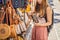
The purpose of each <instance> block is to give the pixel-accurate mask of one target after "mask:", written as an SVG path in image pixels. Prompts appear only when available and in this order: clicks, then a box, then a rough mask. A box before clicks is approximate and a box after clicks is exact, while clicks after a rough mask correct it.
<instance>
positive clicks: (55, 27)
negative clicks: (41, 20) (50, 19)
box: [48, 0, 60, 40]
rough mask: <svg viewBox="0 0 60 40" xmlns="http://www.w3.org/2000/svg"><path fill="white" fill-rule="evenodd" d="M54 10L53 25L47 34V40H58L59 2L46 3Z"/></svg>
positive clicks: (59, 29)
mask: <svg viewBox="0 0 60 40" xmlns="http://www.w3.org/2000/svg"><path fill="white" fill-rule="evenodd" d="M48 2H49V4H50V5H51V7H52V8H53V10H54V25H53V28H52V30H51V32H50V34H49V38H48V39H49V40H60V25H59V24H60V2H59V0H49V1H48Z"/></svg>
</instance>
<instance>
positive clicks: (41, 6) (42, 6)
mask: <svg viewBox="0 0 60 40" xmlns="http://www.w3.org/2000/svg"><path fill="white" fill-rule="evenodd" d="M46 7H47V1H46V0H42V2H41V4H39V3H38V2H36V6H35V12H38V13H40V16H41V17H42V16H44V14H45V10H44V9H46Z"/></svg>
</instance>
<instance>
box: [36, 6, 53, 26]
mask: <svg viewBox="0 0 60 40" xmlns="http://www.w3.org/2000/svg"><path fill="white" fill-rule="evenodd" d="M46 13H47V22H46V23H43V24H40V23H35V25H36V26H49V25H51V24H52V15H53V14H52V9H51V8H50V7H47V9H46Z"/></svg>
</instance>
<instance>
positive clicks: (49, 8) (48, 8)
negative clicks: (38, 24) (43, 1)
mask: <svg viewBox="0 0 60 40" xmlns="http://www.w3.org/2000/svg"><path fill="white" fill-rule="evenodd" d="M46 11H47V12H48V13H51V14H52V8H51V6H47V8H46Z"/></svg>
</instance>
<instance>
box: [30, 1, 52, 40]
mask: <svg viewBox="0 0 60 40" xmlns="http://www.w3.org/2000/svg"><path fill="white" fill-rule="evenodd" d="M34 13H36V17H37V18H38V21H37V22H35V25H34V28H33V30H32V39H31V40H48V31H47V26H49V25H51V24H52V9H51V7H50V6H49V5H48V4H47V0H37V1H36V5H35V8H34ZM45 17H46V18H47V21H46V19H45Z"/></svg>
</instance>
